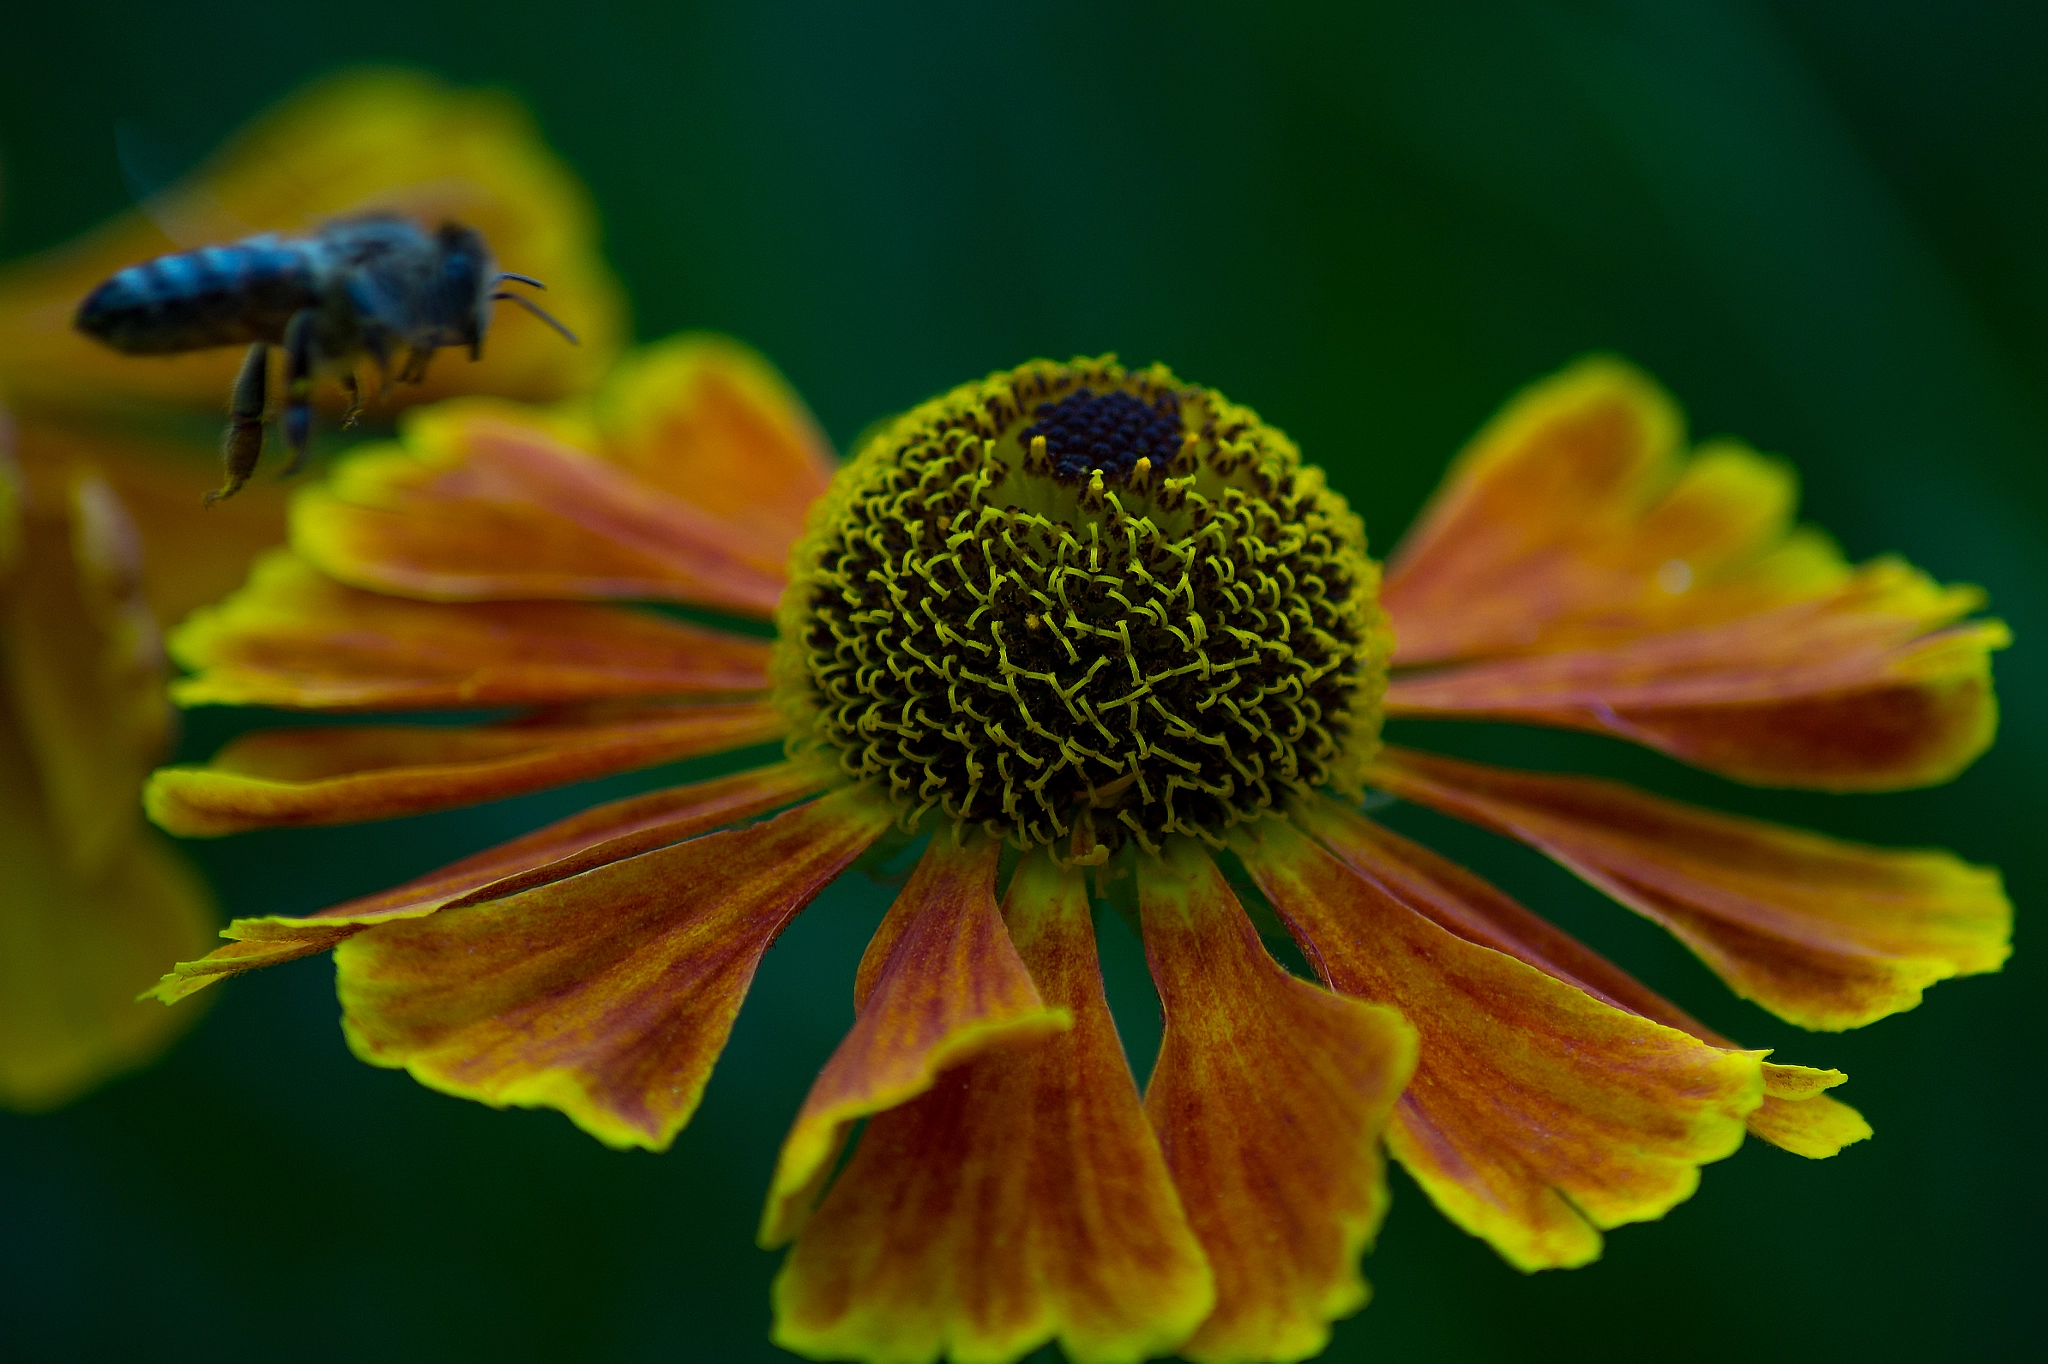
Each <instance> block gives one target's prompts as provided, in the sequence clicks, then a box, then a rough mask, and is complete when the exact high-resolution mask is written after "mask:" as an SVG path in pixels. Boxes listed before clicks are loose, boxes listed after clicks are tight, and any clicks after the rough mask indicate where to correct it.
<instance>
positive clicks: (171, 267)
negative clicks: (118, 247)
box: [77, 237, 318, 355]
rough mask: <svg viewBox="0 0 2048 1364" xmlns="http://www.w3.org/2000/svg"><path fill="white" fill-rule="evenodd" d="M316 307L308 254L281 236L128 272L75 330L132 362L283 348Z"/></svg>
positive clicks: (92, 298) (103, 290)
mask: <svg viewBox="0 0 2048 1364" xmlns="http://www.w3.org/2000/svg"><path fill="white" fill-rule="evenodd" d="M317 301H318V296H317V294H316V293H315V288H314V278H313V266H312V260H311V258H310V253H309V252H308V251H307V250H306V249H305V247H304V246H303V245H301V244H298V243H294V242H289V241H284V240H281V239H279V238H276V237H252V238H250V239H249V240H248V241H242V242H235V243H232V244H231V245H228V246H206V247H201V248H200V249H199V250H197V251H180V252H178V253H177V254H176V255H171V256H159V257H157V258H156V259H155V260H151V261H144V262H143V263H142V264H140V265H131V266H129V267H128V268H127V269H125V270H123V271H121V272H120V273H118V274H116V275H115V276H114V277H113V278H111V279H109V280H108V281H107V282H106V283H104V284H102V285H100V287H99V288H97V289H95V290H93V291H92V292H91V293H90V294H88V295H86V299H85V302H83V303H81V304H79V305H78V317H77V325H78V329H79V330H80V331H82V332H85V333H87V334H88V335H91V336H96V337H98V338H99V339H100V340H102V341H104V342H106V343H107V344H108V345H110V346H112V347H114V348H115V349H116V350H121V351H126V352H128V353H129V354H131V355H161V354H167V353H170V352H173V351H185V350H204V349H206V348H207V347H210V346H234V345H246V344H248V343H249V342H252V341H273V342H274V341H281V340H283V338H284V326H285V323H286V322H287V321H289V320H290V318H291V315H292V314H293V313H295V312H297V311H299V310H300V309H301V308H306V307H310V306H312V305H313V304H314V303H315V302H317Z"/></svg>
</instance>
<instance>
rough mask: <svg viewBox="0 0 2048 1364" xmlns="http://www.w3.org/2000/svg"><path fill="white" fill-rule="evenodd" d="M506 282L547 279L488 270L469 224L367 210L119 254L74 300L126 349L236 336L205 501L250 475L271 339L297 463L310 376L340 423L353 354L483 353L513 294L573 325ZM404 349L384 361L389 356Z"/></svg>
mask: <svg viewBox="0 0 2048 1364" xmlns="http://www.w3.org/2000/svg"><path fill="white" fill-rule="evenodd" d="M507 281H511V282H514V283H519V284H530V285H532V286H533V287H534V288H536V289H545V288H546V287H547V286H546V285H545V284H542V283H541V282H540V281H539V280H537V279H532V278H529V277H528V276H526V275H515V274H511V273H510V272H507V271H500V270H499V269H498V268H497V265H496V262H494V261H493V260H492V259H491V249H490V247H489V246H488V245H487V244H486V243H485V242H484V239H483V236H482V234H481V233H479V232H477V231H476V229H474V228H470V227H464V226H463V225H462V224H460V223H452V222H451V223H443V224H441V226H440V227H439V228H437V229H435V230H434V231H432V232H429V231H427V230H426V229H425V228H424V227H422V226H421V225H420V224H418V223H416V222H414V221H413V220H411V219H410V218H402V217H398V216H396V215H393V214H367V215H364V216H362V217H356V218H344V219H340V220H337V221H335V222H331V223H329V224H327V225H326V226H325V227H323V228H321V229H320V230H319V231H317V232H314V233H311V234H308V235H306V236H285V235H282V234H279V233H274V232H272V233H265V234H263V235H261V236H256V237H248V238H245V239H243V240H242V241H238V242H231V243H229V244H227V245H225V246H206V247H201V248H199V249H198V250H196V251H180V252H178V253H176V254H174V255H169V256H159V257H157V258H156V259H155V260H149V261H144V262H143V263H142V264H140V265H131V266H129V267H128V268H127V269H125V270H122V271H120V272H119V273H118V274H116V275H115V276H114V277H113V278H111V279H109V280H107V281H106V282H105V283H104V284H101V285H100V286H99V287H98V288H96V289H94V290H93V291H92V292H91V293H90V294H88V295H86V298H85V301H84V302H83V303H81V304H79V305H78V316H77V317H76V319H74V322H75V325H76V326H77V327H78V329H79V330H80V331H82V332H84V333H85V334H86V335H88V336H91V337H94V338H96V339H97V340H100V341H103V342H105V343H106V344H107V345H109V346H112V347H113V348H114V349H115V350H118V351H122V352H124V353H126V354H129V355H168V354H174V353H177V352H181V351H192V350H207V349H210V348H212V347H214V346H240V345H246V346H248V347H249V353H248V356H247V357H246V358H245V359H244V360H243V361H242V369H241V373H240V374H239V375H237V376H236V378H235V386H234V389H233V391H232V394H231V396H230V398H229V401H228V429H227V437H226V441H225V451H224V454H225V459H226V463H227V481H226V482H225V483H224V484H223V485H222V486H221V488H220V489H219V490H218V491H216V492H211V493H208V494H207V496H206V502H207V505H209V506H211V505H212V504H213V503H215V502H217V501H219V500H220V499H221V498H223V497H232V496H233V495H234V494H235V493H236V491H237V490H239V489H240V488H241V486H242V485H243V484H245V483H247V482H248V481H249V475H250V474H251V473H253V472H254V471H255V468H256V460H257V457H258V456H259V455H260V454H262V452H263V412H264V407H265V405H266V400H267V392H266V389H267V385H268V384H269V379H270V348H271V347H273V346H276V347H278V348H279V349H281V350H283V351H284V357H285V359H284V380H285V406H284V438H285V444H286V446H287V447H288V448H289V449H290V450H291V460H290V462H289V463H288V464H287V465H286V467H285V470H284V473H285V474H286V475H290V474H292V473H294V472H296V471H297V470H298V468H299V466H300V465H301V464H302V463H304V461H305V458H306V442H307V440H308V438H309V437H310V436H311V434H312V426H313V417H312V408H311V406H310V402H311V396H312V391H313V382H314V380H315V379H316V378H318V377H320V376H321V375H328V374H331V375H333V376H334V377H335V378H337V379H338V380H339V381H340V382H341V386H342V389H343V391H344V392H345V393H346V394H347V396H348V410H347V413H346V414H345V415H344V417H343V422H344V423H345V424H346V423H352V422H354V420H355V419H356V416H357V414H358V413H360V412H361V411H362V406H363V398H362V394H361V392H360V391H359V390H358V388H357V384H356V362H357V360H358V359H359V358H361V357H365V356H367V357H368V358H369V359H370V360H372V361H374V362H375V363H376V365H377V368H378V370H379V371H380V373H381V375H382V379H383V387H382V389H380V393H381V392H382V391H384V390H388V389H389V388H390V386H391V385H392V384H393V383H394V382H395V383H401V384H417V383H419V382H420V381H421V380H422V379H424V378H425V377H426V373H427V364H428V362H429V361H431V360H432V359H433V358H434V352H435V351H437V350H439V349H440V348H441V347H443V346H467V347H469V358H470V359H472V360H476V359H479V358H481V357H482V355H483V345H484V332H485V331H486V330H487V329H488V328H489V326H490V320H491V305H492V304H493V303H496V302H499V301H501V300H502V301H505V302H509V303H516V304H518V305H519V306H520V307H522V308H524V309H526V310H527V311H528V312H530V313H532V314H533V315H534V316H536V317H538V318H539V319H540V320H541V321H543V322H545V323H547V324H548V325H549V326H550V327H553V328H554V329H555V330H556V331H558V332H560V333H561V334H562V336H563V337H564V339H566V340H567V341H568V342H569V343H570V344H571V345H574V344H575V343H576V337H575V335H574V334H573V333H571V332H570V330H569V329H568V328H567V327H564V326H563V325H562V324H561V323H560V322H557V321H556V320H555V319H554V318H552V317H550V316H549V315H548V314H547V313H546V312H545V311H544V310H542V308H541V307H540V306H539V305H538V304H536V303H535V302H534V301H533V300H532V299H529V298H527V297H525V296H524V295H522V294H513V293H504V292H500V290H499V286H500V285H502V284H504V283H506V282H507ZM401 351H402V352H404V355H403V359H402V360H401V361H400V363H399V367H398V369H397V371H396V373H394V372H393V370H392V362H393V360H394V358H395V357H397V356H398V355H399V353H400V352H401Z"/></svg>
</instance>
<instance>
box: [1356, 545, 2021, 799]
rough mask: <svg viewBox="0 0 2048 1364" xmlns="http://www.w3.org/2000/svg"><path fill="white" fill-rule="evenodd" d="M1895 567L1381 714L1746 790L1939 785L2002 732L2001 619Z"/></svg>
mask: <svg viewBox="0 0 2048 1364" xmlns="http://www.w3.org/2000/svg"><path fill="white" fill-rule="evenodd" d="M1981 604H1982V594H1981V593H1979V592H1977V591H1976V590H1975V589H1973V588H1953V587H1951V588H1944V587H1941V586H1939V585H1938V584H1936V583H1934V582H1932V581H1930V580H1929V579H1928V578H1927V577H1926V576H1925V575H1924V574H1921V573H1919V572H1918V571H1916V570H1914V569H1913V568H1911V567H1909V566H1907V565H1905V564H1903V563H1900V562H1898V561H1896V560H1878V561H1876V562H1875V563H1872V564H1869V565H1866V566H1865V567H1863V568H1861V569H1858V570H1856V572H1855V573H1854V574H1852V575H1850V576H1849V577H1847V578H1846V579H1844V580H1843V581H1842V582H1841V583H1839V584H1838V585H1836V586H1835V587H1833V588H1831V589H1829V590H1828V591H1827V592H1825V593H1824V594H1820V595H1816V596H1813V597H1811V598H1808V599H1806V600H1803V601H1799V602H1794V603H1790V604H1787V605H1782V606H1778V607H1775V608H1773V609H1771V610H1768V611H1760V612H1755V613H1752V614H1749V615H1745V616H1742V617H1740V618H1738V619H1734V620H1729V621H1723V622H1719V623H1715V624H1710V625H1702V626H1699V627H1696V628H1691V629H1685V630H1673V631H1668V632H1664V633H1658V634H1646V635H1642V636H1640V637H1638V638H1636V639H1633V640H1630V641H1627V642H1624V643H1620V644H1614V645H1610V646H1606V647H1601V648H1586V649H1574V650H1567V651H1564V652H1547V653H1538V654H1531V655H1527V656H1522V657H1515V658H1505V659H1495V660H1490V661H1480V662H1474V663H1469V664H1464V665H1460V666H1455V667H1447V668H1436V669H1429V670H1425V671H1423V672H1419V673H1408V674H1404V675H1402V676H1399V677H1396V678H1394V679H1393V680H1392V681H1391V682H1390V683H1389V684H1388V688H1387V709H1388V713H1389V714H1394V715H1416V716H1430V717H1438V718H1464V719H1479V718H1484V719H1498V720H1516V721H1521V722H1524V723H1531V724H1548V725H1559V726H1564V727H1567V728H1573V729H1585V730H1592V731H1595V732H1599V733H1608V734H1613V735H1616V736H1618V737H1620V738H1625V739H1630V740H1633V741H1635V742H1637V743H1642V744H1646V745H1648V746H1650V747H1652V748H1656V749H1659V750H1661V751H1663V752H1666V753H1669V754H1671V755H1672V756H1673V757H1676V758H1679V759H1682V760H1684V761H1686V762H1689V763H1692V764H1694V765H1696V766H1699V767H1704V768H1706V769H1708V770H1710V771H1714V772H1719V773H1721V774H1722V775H1724V776H1729V777H1733V778H1735V779H1737V780H1739V781H1747V782H1752V783H1756V784H1759V785H1769V786H1802V787H1813V788H1818V789H1821V790H1835V791H1874V790H1894V789H1898V788H1902V787H1910V786H1925V785H1929V784H1931V783H1935V782H1941V781H1946V780H1948V779H1949V778H1950V777H1953V776H1955V775H1956V773H1958V772H1960V771H1961V770H1962V769H1963V768H1964V767H1967V766H1968V765H1969V764H1970V763H1971V762H1972V761H1974V760H1975V759H1976V757H1977V756H1978V755H1979V754H1980V753H1982V752H1983V751H1984V750H1985V748H1987V747H1988V746H1989V745H1990V743H1991V740H1992V737H1993V735H1994V733H1995V732H1996V729H1997V720H1998V709H1997V701H1996V699H1995V697H1994V695H1993V692H1992V685H1991V662H1990V654H1991V651H1992V650H1995V649H1999V648H2002V647H2004V646H2005V644H2007V643H2008V642H2009V640H2010V635H2009V633H2008V632H2007V630H2006V628H2005V626H2004V625H2003V624H2002V623H2000V622H1998V621H1963V620H1961V618H1962V617H1963V616H1966V615H1968V614H1969V612H1971V611H1972V610H1974V609H1976V607H1977V606H1979V605H1981Z"/></svg>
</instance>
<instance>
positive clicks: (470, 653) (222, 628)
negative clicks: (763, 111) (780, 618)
mask: <svg viewBox="0 0 2048 1364" xmlns="http://www.w3.org/2000/svg"><path fill="white" fill-rule="evenodd" d="M171 652H172V654H173V656H174V657H175V658H176V659H177V660H178V662H180V663H181V664H183V665H184V666H185V667H187V668H189V669H191V670H192V672H193V674H194V675H193V676H191V677H187V678H182V679H180V680H179V681H177V682H175V683H173V684H172V696H173V697H174V698H175V699H176V700H177V701H178V702H179V704H181V705H187V706H197V705H234V706H283V707H294V708H299V709H351V708H354V709H387V710H434V709H451V708H459V707H465V706H511V705H536V704H545V703H550V702H557V703H559V702H572V701H596V700H608V699H610V700H615V699H620V698H630V697H642V698H646V697H659V696H687V695H693V694H704V693H722V692H750V691H753V692H758V691H762V690H765V689H766V687H767V685H768V646H767V644H766V643H764V642H762V641H759V640H752V639H746V638H743V637H741V636H738V635H732V634H727V633H725V632H722V631H716V630H707V629H704V628H702V627H700V626H696V625H690V624H688V623H686V622H683V621H678V620H672V619H669V618H668V617H665V616H660V615H656V614H654V613H652V612H648V611H639V610H633V609H631V608H627V607H618V606H608V605H597V604H592V603H585V602H465V603H441V602H421V601H414V600H411V599H408V598H404V597H390V596H385V595H383V594H381V593H375V592H365V591H362V590H361V589H359V588H353V587H348V586H345V585H343V584H341V583H337V582H336V581H334V579H332V578H330V577H328V576H327V575H325V574H324V573H321V572H320V571H319V570H318V569H316V568H314V567H312V566H311V565H310V564H308V563H306V562H305V560H303V559H300V558H299V557H297V556H296V555H294V554H292V553H290V552H289V551H278V552H276V553H274V554H272V555H270V556H269V557H267V558H265V559H264V560H263V561H262V562H261V563H259V564H258V565H257V567H256V571H255V572H254V573H253V574H252V575H251V576H250V579H249V582H248V584H247V585H246V586H245V587H243V588H242V590H241V591H239V592H237V593H236V594H235V595H234V596H232V597H230V598H228V599H227V600H226V601H224V602H222V603H220V604H219V605H218V606H214V607H211V608H208V609H206V610H203V611H201V612H199V613H198V614H197V615H195V616H193V617H192V618H191V619H190V620H188V621H186V622H185V624H184V625H183V626H182V627H180V628H179V629H178V630H177V631H176V632H175V633H174V634H173V636H172V638H171Z"/></svg>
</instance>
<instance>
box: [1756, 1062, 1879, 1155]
mask: <svg viewBox="0 0 2048 1364" xmlns="http://www.w3.org/2000/svg"><path fill="white" fill-rule="evenodd" d="M1848 1078H1849V1077H1848V1076H1847V1075H1844V1074H1843V1073H1842V1072H1841V1071H1839V1070H1816V1069H1815V1068H1813V1067H1811V1066H1780V1065H1774V1064H1772V1063H1771V1062H1769V1061H1766V1062H1764V1101H1763V1102H1762V1103H1761V1104H1758V1105H1757V1109H1756V1111H1755V1112H1754V1113H1751V1114H1750V1115H1749V1130H1750V1132H1751V1133H1752V1134H1754V1135H1756V1136H1759V1137H1762V1138H1763V1139H1764V1140H1765V1141H1767V1142H1769V1143H1771V1145H1773V1146H1777V1147H1781V1148H1783V1149H1784V1150H1787V1151H1790V1152H1792V1154H1794V1155H1798V1156H1805V1157H1806V1158H1807V1159H1808V1160H1825V1159H1827V1158H1828V1157H1829V1156H1833V1155H1839V1154H1840V1153H1841V1150H1842V1148H1843V1147H1845V1146H1851V1145H1854V1144H1855V1143H1856V1142H1859V1141H1863V1140H1865V1139H1866V1138H1868V1137H1869V1136H1870V1135H1871V1130H1870V1124H1869V1122H1867V1121H1866V1120H1865V1119H1864V1117H1863V1115H1862V1114H1861V1113H1858V1112H1857V1111H1856V1110H1855V1109H1853V1108H1851V1107H1849V1105H1847V1104H1845V1103H1843V1102H1842V1101H1841V1100H1840V1099H1837V1098H1835V1097H1834V1096H1832V1095H1830V1094H1826V1093H1823V1092H1822V1091H1824V1090H1829V1089H1833V1088H1834V1087H1835V1086H1836V1085H1839V1084H1841V1083H1843V1082H1844V1081H1846V1080H1847V1079H1848Z"/></svg>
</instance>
